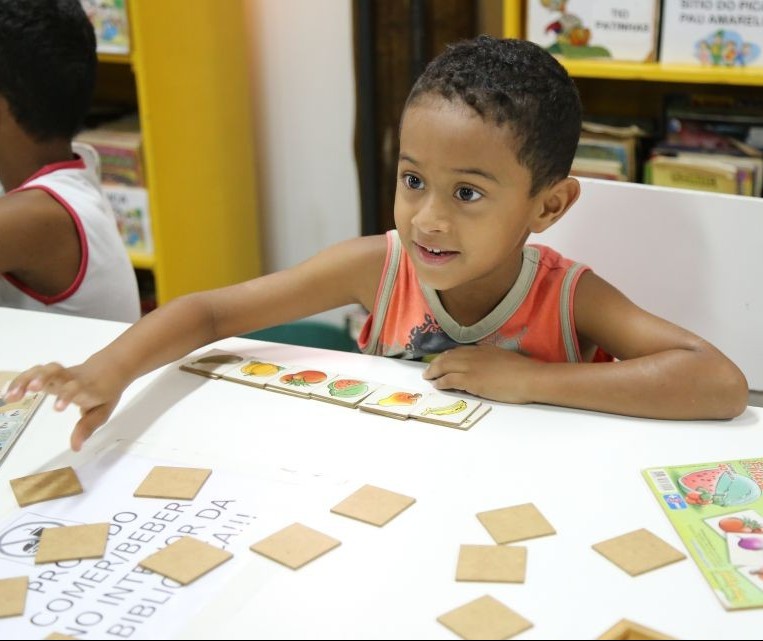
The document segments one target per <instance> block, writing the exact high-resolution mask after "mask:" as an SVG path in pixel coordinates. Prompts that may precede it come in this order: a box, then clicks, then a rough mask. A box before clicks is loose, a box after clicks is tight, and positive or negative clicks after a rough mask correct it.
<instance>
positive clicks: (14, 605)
mask: <svg viewBox="0 0 763 641" xmlns="http://www.w3.org/2000/svg"><path fill="white" fill-rule="evenodd" d="M28 586H29V577H26V576H14V577H11V578H9V579H0V619H2V618H4V617H16V616H20V615H22V614H24V607H25V606H26V591H27V587H28Z"/></svg>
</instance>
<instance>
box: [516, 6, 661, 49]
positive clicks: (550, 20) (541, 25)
mask: <svg viewBox="0 0 763 641" xmlns="http://www.w3.org/2000/svg"><path fill="white" fill-rule="evenodd" d="M526 17H527V20H526V25H525V27H526V28H525V32H526V34H527V39H528V40H531V41H533V42H535V43H537V44H539V45H541V46H543V47H545V48H546V49H548V51H550V52H551V53H553V54H554V55H559V56H562V57H565V58H572V59H589V58H595V59H602V60H628V61H636V62H652V61H654V60H656V59H657V42H658V38H657V33H658V31H659V23H660V0H527V5H526Z"/></svg>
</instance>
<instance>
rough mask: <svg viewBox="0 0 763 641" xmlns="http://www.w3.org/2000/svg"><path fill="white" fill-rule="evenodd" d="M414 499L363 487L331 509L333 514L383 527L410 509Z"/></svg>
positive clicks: (375, 488) (372, 486) (388, 491)
mask: <svg viewBox="0 0 763 641" xmlns="http://www.w3.org/2000/svg"><path fill="white" fill-rule="evenodd" d="M415 502H416V499H414V498H411V497H410V496H405V495H404V494H398V493H397V492H391V491H390V490H385V489H382V488H380V487H375V486H374V485H364V486H363V487H361V488H360V489H359V490H358V491H357V492H353V493H352V494H350V496H348V497H347V498H346V499H344V501H341V502H340V503H338V504H337V505H335V506H334V507H332V508H331V511H332V512H333V513H334V514H341V515H342V516H349V517H350V518H351V519H357V520H358V521H363V522H365V523H370V524H371V525H378V526H381V525H384V524H386V523H388V522H389V521H391V520H392V519H393V518H395V517H396V516H397V515H398V514H400V512H402V511H403V510H405V509H406V508H408V507H410V506H411V505H413V504H414V503H415Z"/></svg>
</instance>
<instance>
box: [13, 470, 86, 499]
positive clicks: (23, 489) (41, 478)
mask: <svg viewBox="0 0 763 641" xmlns="http://www.w3.org/2000/svg"><path fill="white" fill-rule="evenodd" d="M10 483H11V489H12V490H13V494H14V495H15V496H16V501H17V502H18V504H19V506H20V507H24V506H26V505H32V503H40V502H41V501H49V500H51V499H58V498H61V497H64V496H73V495H74V494H81V493H82V485H80V482H79V478H77V474H76V473H75V471H74V470H73V469H72V468H71V467H62V468H60V469H58V470H50V471H49V472H40V473H39V474H30V475H29V476H22V477H20V478H17V479H11V482H10Z"/></svg>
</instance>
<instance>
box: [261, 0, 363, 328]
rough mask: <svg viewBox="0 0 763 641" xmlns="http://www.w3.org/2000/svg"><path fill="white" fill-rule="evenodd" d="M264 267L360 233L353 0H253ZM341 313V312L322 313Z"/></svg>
mask: <svg viewBox="0 0 763 641" xmlns="http://www.w3.org/2000/svg"><path fill="white" fill-rule="evenodd" d="M248 6H249V26H250V29H251V34H252V43H253V48H252V51H251V56H252V65H251V66H252V69H253V70H254V78H253V82H254V96H255V105H256V107H255V108H256V133H257V143H256V147H257V150H256V151H257V155H258V158H259V161H258V163H257V164H258V167H259V176H258V192H259V200H260V221H261V233H262V246H263V260H264V271H265V272H271V271H275V270H279V269H283V268H286V267H289V266H291V265H294V264H296V263H298V262H301V261H302V260H305V259H306V258H308V257H309V256H311V255H313V254H315V253H316V252H318V251H319V250H321V249H323V248H325V247H327V246H328V245H331V244H333V243H336V242H339V241H341V240H345V239H347V238H352V237H354V236H357V235H359V234H360V195H359V191H358V174H357V169H356V166H355V157H354V147H353V145H354V141H353V136H354V128H355V84H354V83H355V78H354V67H353V57H352V56H353V53H352V37H353V36H352V5H351V0H341V1H340V0H318V1H312V2H304V1H303V0H279V1H278V2H272V1H270V0H252V1H251V2H250V3H249V5H248ZM321 316H322V317H324V318H325V319H326V320H330V321H333V322H336V323H341V322H343V312H341V311H340V312H333V313H328V314H325V315H321Z"/></svg>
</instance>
